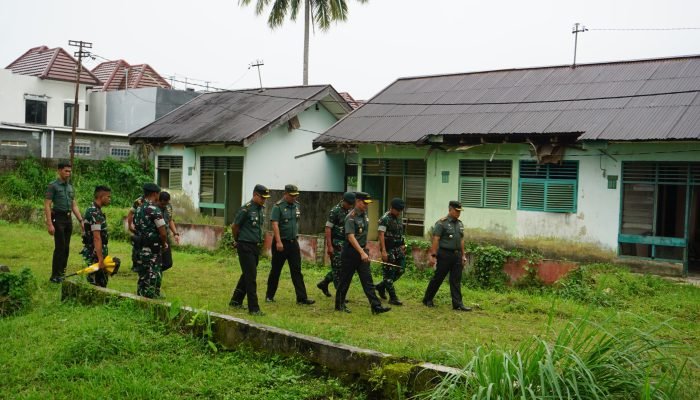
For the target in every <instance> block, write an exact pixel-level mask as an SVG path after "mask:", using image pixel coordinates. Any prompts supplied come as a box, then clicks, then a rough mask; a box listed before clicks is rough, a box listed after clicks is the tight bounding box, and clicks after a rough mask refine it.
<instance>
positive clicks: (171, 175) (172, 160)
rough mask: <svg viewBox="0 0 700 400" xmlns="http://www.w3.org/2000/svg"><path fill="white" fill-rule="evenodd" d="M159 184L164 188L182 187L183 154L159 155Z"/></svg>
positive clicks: (175, 188)
mask: <svg viewBox="0 0 700 400" xmlns="http://www.w3.org/2000/svg"><path fill="white" fill-rule="evenodd" d="M158 184H159V185H160V187H162V188H163V189H173V190H180V189H182V156H158Z"/></svg>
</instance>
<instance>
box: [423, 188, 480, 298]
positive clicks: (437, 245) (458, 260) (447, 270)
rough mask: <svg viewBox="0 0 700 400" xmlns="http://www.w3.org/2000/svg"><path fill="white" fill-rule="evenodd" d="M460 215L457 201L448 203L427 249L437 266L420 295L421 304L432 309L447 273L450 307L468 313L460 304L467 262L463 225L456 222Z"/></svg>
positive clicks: (436, 224) (459, 206) (460, 222)
mask: <svg viewBox="0 0 700 400" xmlns="http://www.w3.org/2000/svg"><path fill="white" fill-rule="evenodd" d="M461 213H462V205H461V204H460V203H459V202H457V201H450V205H449V212H448V214H447V216H446V217H443V218H440V220H439V221H437V222H436V223H435V227H434V228H433V246H432V247H431V249H430V258H431V261H432V262H436V263H437V265H436V267H435V275H433V278H432V279H431V280H430V283H429V284H428V288H427V289H426V290H425V296H423V304H424V305H425V306H427V307H435V304H434V303H433V298H434V297H435V294H436V293H437V291H438V289H440V285H442V281H444V280H445V277H446V276H447V274H449V275H450V296H451V297H452V308H453V309H454V310H457V311H471V308H469V307H465V306H464V303H462V286H461V285H462V265H464V263H465V262H466V257H465V255H464V225H463V224H462V221H460V220H459V216H460V214H461ZM433 260H435V261H433Z"/></svg>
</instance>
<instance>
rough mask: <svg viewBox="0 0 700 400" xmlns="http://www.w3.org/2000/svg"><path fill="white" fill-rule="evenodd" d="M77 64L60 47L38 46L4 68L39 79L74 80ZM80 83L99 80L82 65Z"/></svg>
mask: <svg viewBox="0 0 700 400" xmlns="http://www.w3.org/2000/svg"><path fill="white" fill-rule="evenodd" d="M77 65H78V61H77V60H76V59H75V58H73V57H72V56H71V55H70V54H68V52H66V51H65V50H63V49H62V48H60V47H56V48H55V49H49V48H48V47H46V46H39V47H34V48H31V49H29V50H27V52H25V53H24V54H22V55H21V56H19V58H17V59H16V60H15V61H13V62H11V63H10V65H8V66H7V68H6V69H9V70H11V71H12V72H13V73H15V74H20V75H30V76H36V77H38V78H41V79H52V80H57V81H68V82H75V75H76V67H77ZM80 83H83V84H86V85H99V84H100V80H99V79H97V77H96V76H95V75H93V74H92V72H90V70H89V69H87V68H85V66H83V69H82V71H81V73H80Z"/></svg>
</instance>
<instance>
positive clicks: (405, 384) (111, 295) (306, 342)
mask: <svg viewBox="0 0 700 400" xmlns="http://www.w3.org/2000/svg"><path fill="white" fill-rule="evenodd" d="M67 299H74V300H76V301H77V302H78V303H81V304H105V303H109V302H111V301H120V300H131V301H134V302H136V303H137V304H139V305H141V306H142V307H144V308H146V309H149V310H152V311H153V314H154V315H155V316H156V317H157V318H158V319H160V320H162V321H164V322H166V323H169V324H171V325H172V326H177V327H178V330H180V331H182V330H183V328H186V330H187V331H189V332H192V333H194V334H202V332H203V331H204V329H203V328H202V327H201V325H199V326H191V324H183V323H182V322H183V321H190V320H192V319H193V317H195V316H203V315H206V316H208V321H209V322H210V323H211V329H212V337H211V340H212V341H214V342H215V343H217V344H218V345H219V346H221V347H222V348H223V349H226V350H233V349H235V348H237V347H239V346H241V345H245V346H248V347H250V348H252V349H254V350H258V351H264V352H269V353H273V354H279V355H284V356H295V357H302V358H304V359H305V360H307V361H309V362H311V363H313V364H315V365H318V366H321V367H323V368H325V369H327V370H328V371H329V372H331V373H332V374H334V375H337V376H341V377H343V378H344V379H348V380H354V381H358V380H359V381H362V382H365V383H368V384H369V385H370V387H371V389H372V392H373V394H374V396H375V397H378V398H400V397H402V396H403V395H405V394H415V393H419V392H422V391H424V390H426V389H429V388H431V387H432V386H434V385H435V384H436V383H437V382H439V380H440V378H441V377H444V376H445V375H448V374H452V373H457V370H455V369H453V368H450V367H445V366H442V365H436V364H431V363H420V362H417V361H413V360H407V359H405V358H400V357H395V356H392V355H390V354H386V353H382V352H378V351H374V350H367V349H362V348H359V347H354V346H349V345H345V344H341V343H333V342H330V341H328V340H324V339H320V338H317V337H313V336H307V335H302V334H299V333H295V332H291V331H287V330H284V329H279V328H275V327H273V326H267V325H262V324H258V323H255V322H251V321H248V320H245V319H242V318H236V317H233V316H230V315H225V314H220V313H215V312H208V311H204V310H197V309H194V308H191V307H187V306H183V307H180V309H179V310H173V307H174V306H173V305H172V304H171V303H168V302H165V301H160V300H151V299H146V298H144V297H141V296H137V295H135V294H131V293H122V292H118V291H116V290H112V289H106V288H100V287H96V286H92V285H88V284H85V283H79V282H75V281H70V280H67V281H64V282H63V286H62V290H61V300H67ZM173 315H176V317H173ZM399 391H401V392H402V393H399Z"/></svg>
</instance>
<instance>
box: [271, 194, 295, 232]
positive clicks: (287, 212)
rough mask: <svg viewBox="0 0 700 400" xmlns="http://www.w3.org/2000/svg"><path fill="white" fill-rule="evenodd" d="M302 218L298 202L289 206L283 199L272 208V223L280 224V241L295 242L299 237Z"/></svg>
mask: <svg viewBox="0 0 700 400" xmlns="http://www.w3.org/2000/svg"><path fill="white" fill-rule="evenodd" d="M300 216H301V210H300V209H299V203H297V202H296V201H295V202H293V203H292V204H289V203H287V202H286V201H285V200H284V199H282V200H280V201H278V202H277V203H275V205H274V206H272V215H270V221H277V223H278V224H279V228H280V239H282V240H295V239H296V238H297V236H299V217H300Z"/></svg>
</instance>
